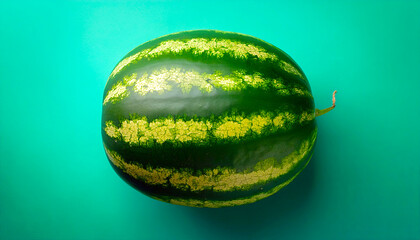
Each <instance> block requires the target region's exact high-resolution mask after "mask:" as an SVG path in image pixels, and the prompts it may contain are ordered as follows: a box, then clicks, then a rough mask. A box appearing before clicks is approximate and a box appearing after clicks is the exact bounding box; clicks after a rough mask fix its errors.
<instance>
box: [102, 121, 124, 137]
mask: <svg viewBox="0 0 420 240" xmlns="http://www.w3.org/2000/svg"><path fill="white" fill-rule="evenodd" d="M105 125H106V127H105V129H104V130H105V132H106V134H107V135H108V136H110V137H112V138H119V137H120V135H121V134H120V131H119V129H118V128H117V127H115V125H114V124H113V123H112V121H108V122H106V124H105Z"/></svg>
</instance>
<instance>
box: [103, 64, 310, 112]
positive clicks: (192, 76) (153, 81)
mask: <svg viewBox="0 0 420 240" xmlns="http://www.w3.org/2000/svg"><path fill="white" fill-rule="evenodd" d="M174 85H176V86H177V87H178V88H180V89H181V90H182V92H183V93H189V92H190V91H191V89H192V88H193V87H196V88H198V89H199V90H200V91H202V92H207V93H209V92H211V91H213V90H214V88H221V89H223V90H224V91H240V90H242V89H246V88H257V89H264V90H267V89H276V90H277V94H278V95H280V96H307V97H312V95H311V93H310V92H309V91H308V90H307V89H306V87H304V86H302V85H295V86H292V85H290V83H289V84H288V85H287V86H286V84H285V83H284V80H283V79H281V78H278V79H270V78H263V77H262V75H261V73H258V72H255V73H253V74H252V75H249V74H246V71H245V70H236V71H233V72H232V74H230V75H225V76H223V75H222V73H221V72H218V71H216V72H214V73H212V74H208V73H199V72H197V71H184V70H182V69H181V68H169V69H167V68H161V69H159V70H154V71H152V72H150V73H147V72H144V73H143V74H142V75H141V76H138V75H137V73H134V74H132V75H129V76H126V77H124V78H123V80H122V81H120V82H117V83H116V84H114V86H113V87H112V88H111V90H109V91H108V93H107V95H106V97H105V99H104V101H103V105H105V104H107V103H108V102H111V103H116V102H119V101H121V100H123V99H124V98H126V97H128V96H129V94H130V91H131V90H130V89H129V87H132V91H134V92H136V93H137V94H140V95H142V96H144V95H146V94H150V93H158V94H163V93H164V92H165V91H171V90H172V87H173V86H174Z"/></svg>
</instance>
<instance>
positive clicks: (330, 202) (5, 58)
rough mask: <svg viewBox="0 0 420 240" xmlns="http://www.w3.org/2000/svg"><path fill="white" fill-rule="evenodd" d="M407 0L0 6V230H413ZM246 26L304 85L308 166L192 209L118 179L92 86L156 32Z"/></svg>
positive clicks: (416, 187)
mask: <svg viewBox="0 0 420 240" xmlns="http://www.w3.org/2000/svg"><path fill="white" fill-rule="evenodd" d="M419 16H420V1H339V2H338V1H287V2H286V1H271V2H270V1H261V0H260V1H227V0H224V1H155V2H151V1H129V2H117V1H51V2H47V1H42V2H34V1H1V2H0V73H1V75H0V239H420V124H419V118H420V91H419V89H420V17H419ZM191 29H219V30H225V31H234V32H240V33H245V34H250V35H253V36H256V37H259V38H261V39H263V40H265V41H268V42H270V43H272V44H274V45H276V46H278V47H279V48H281V49H282V50H284V51H285V52H287V53H288V54H289V55H291V56H292V58H293V59H294V60H295V61H296V62H297V63H298V64H299V65H300V66H301V68H302V69H303V70H304V72H305V73H306V75H307V76H308V79H309V81H310V83H311V87H312V91H313V95H314V97H315V101H316V106H317V107H318V108H325V107H328V106H330V104H331V93H332V92H333V90H335V89H336V90H337V91H338V93H337V107H336V109H335V110H334V111H332V112H330V113H328V114H327V115H324V116H322V117H320V118H318V119H317V121H318V126H319V135H318V143H317V145H316V149H315V153H314V156H313V158H312V161H311V162H310V164H309V165H308V167H307V168H306V169H305V170H304V171H303V172H302V173H301V175H299V176H298V177H297V178H296V179H295V181H293V182H292V183H291V184H290V185H288V186H287V187H285V188H284V189H282V190H281V191H280V192H278V193H277V194H276V195H274V196H272V197H269V198H267V199H265V200H262V201H259V202H257V203H255V204H251V205H246V206H240V207H236V208H224V209H198V208H188V207H183V206H176V205H170V204H167V203H163V202H159V201H156V200H153V199H150V198H148V197H146V196H144V195H142V194H141V193H139V192H137V191H136V190H134V189H133V188H131V187H129V186H128V185H127V184H126V183H124V182H123V181H122V180H121V179H120V178H119V177H118V176H117V175H116V173H115V172H114V171H113V169H112V168H111V166H110V164H109V163H108V161H107V159H106V156H105V153H104V150H103V147H102V142H101V135H100V119H101V107H102V106H101V102H102V94H103V89H104V86H105V83H106V80H107V77H108V76H109V74H110V72H111V71H112V69H113V67H114V66H115V65H116V64H117V62H118V61H119V60H120V59H121V58H122V57H123V56H124V55H125V54H126V53H127V52H128V51H130V50H131V49H132V48H134V47H136V46H137V45H139V44H141V43H143V42H145V41H148V40H150V39H153V38H155V37H159V36H161V35H164V34H168V33H172V32H177V31H182V30H191Z"/></svg>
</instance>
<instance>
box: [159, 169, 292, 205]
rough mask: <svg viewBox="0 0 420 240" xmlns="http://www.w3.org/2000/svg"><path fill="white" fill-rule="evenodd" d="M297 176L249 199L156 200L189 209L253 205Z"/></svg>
mask: <svg viewBox="0 0 420 240" xmlns="http://www.w3.org/2000/svg"><path fill="white" fill-rule="evenodd" d="M297 175H298V174H296V175H295V176H293V177H292V178H291V179H289V180H287V181H286V182H284V183H282V184H280V185H278V186H276V187H274V188H272V189H270V190H269V191H267V192H263V193H259V194H256V195H253V196H250V197H248V198H240V199H234V200H226V201H217V200H198V199H183V198H170V197H166V198H159V197H154V198H155V199H157V200H160V201H164V202H169V203H172V204H176V205H182V206H189V207H207V208H221V207H233V206H239V205H244V204H249V203H253V202H256V201H258V200H261V199H264V198H266V197H269V196H271V195H273V194H274V193H276V192H278V191H279V190H280V189H282V188H283V187H285V186H286V185H288V184H289V183H290V182H292V181H293V179H295V177H296V176H297Z"/></svg>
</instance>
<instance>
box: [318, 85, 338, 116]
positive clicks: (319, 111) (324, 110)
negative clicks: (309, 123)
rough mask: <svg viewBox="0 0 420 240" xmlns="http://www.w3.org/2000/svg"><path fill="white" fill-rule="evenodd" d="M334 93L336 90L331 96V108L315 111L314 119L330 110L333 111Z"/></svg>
mask: <svg viewBox="0 0 420 240" xmlns="http://www.w3.org/2000/svg"><path fill="white" fill-rule="evenodd" d="M336 93H337V90H335V91H334V92H333V96H332V102H333V104H332V106H331V107H329V108H325V109H322V110H319V109H315V117H319V116H321V115H323V114H326V113H327V112H329V111H331V110H333V109H334V108H335V94H336Z"/></svg>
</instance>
